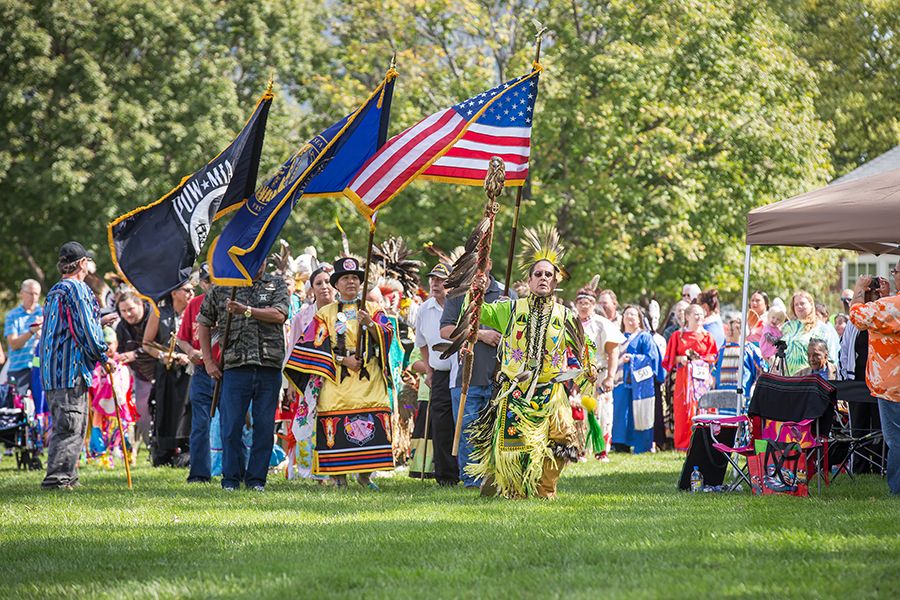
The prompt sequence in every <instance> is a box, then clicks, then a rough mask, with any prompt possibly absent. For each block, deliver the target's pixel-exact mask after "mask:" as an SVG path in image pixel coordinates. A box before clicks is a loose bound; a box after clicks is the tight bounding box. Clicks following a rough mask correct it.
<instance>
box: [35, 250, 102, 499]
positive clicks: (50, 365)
mask: <svg viewBox="0 0 900 600" xmlns="http://www.w3.org/2000/svg"><path fill="white" fill-rule="evenodd" d="M91 260H92V259H91V258H90V257H89V256H88V254H87V252H86V251H85V249H84V246H82V245H81V244H79V243H78V242H68V243H66V244H63V246H62V248H60V249H59V261H58V262H57V263H56V267H57V269H58V270H59V272H60V274H61V275H62V279H61V280H60V281H59V283H57V284H56V285H54V286H53V287H52V288H50V291H49V292H47V300H46V302H45V303H44V325H43V333H42V334H41V342H40V344H41V347H40V357H41V384H42V385H43V387H44V392H45V393H46V397H47V403H48V404H49V405H50V413H51V415H52V418H53V428H52V430H51V435H50V445H49V448H48V450H47V454H48V456H47V476H46V477H45V478H44V481H43V482H42V483H41V487H43V488H44V489H71V488H72V487H74V486H76V485H78V471H77V467H78V457H79V455H80V454H81V446H82V444H83V442H84V434H85V430H86V428H87V416H88V398H87V390H88V387H89V386H90V383H91V372H92V371H93V370H94V366H95V365H96V364H97V362H98V361H101V362H106V342H104V341H103V331H102V329H101V328H100V307H99V306H98V305H97V299H96V297H95V296H94V294H93V292H91V289H90V288H89V287H88V286H87V284H85V283H84V278H85V276H86V275H87V273H88V262H89V261H91Z"/></svg>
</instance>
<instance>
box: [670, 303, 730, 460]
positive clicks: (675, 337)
mask: <svg viewBox="0 0 900 600" xmlns="http://www.w3.org/2000/svg"><path fill="white" fill-rule="evenodd" d="M704 316H705V314H704V311H703V308H702V307H701V306H700V305H699V304H691V305H690V306H688V307H687V309H686V310H685V311H684V320H685V327H684V329H681V330H679V331H676V332H675V333H674V334H672V337H670V338H669V343H668V344H667V345H666V356H665V358H663V362H662V367H663V369H666V370H667V371H671V370H672V369H675V370H676V371H675V396H674V399H673V411H674V413H675V414H674V417H675V449H676V450H681V451H686V450H687V449H688V446H690V443H691V419H692V418H693V416H694V415H693V413H694V411H695V406H696V399H695V398H694V388H693V381H692V379H693V377H696V376H698V375H701V372H702V369H701V368H700V367H702V366H703V364H704V363H705V364H706V365H707V367H706V369H707V370H706V379H707V380H708V379H709V368H710V367H711V365H714V364H715V362H716V359H717V357H718V353H719V349H718V347H717V346H716V341H715V340H714V339H713V337H712V336H711V335H710V334H709V332H708V331H706V330H705V329H703V319H704ZM692 374H693V377H692ZM701 376H702V375H701Z"/></svg>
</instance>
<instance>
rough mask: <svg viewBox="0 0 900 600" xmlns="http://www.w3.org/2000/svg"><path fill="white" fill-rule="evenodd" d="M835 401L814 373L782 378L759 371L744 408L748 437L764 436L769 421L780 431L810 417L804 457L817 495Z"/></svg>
mask: <svg viewBox="0 0 900 600" xmlns="http://www.w3.org/2000/svg"><path fill="white" fill-rule="evenodd" d="M836 404H837V390H836V388H835V387H834V386H833V385H831V384H830V383H829V382H827V381H825V380H824V379H822V378H821V377H819V376H818V375H806V376H803V377H784V376H781V375H774V374H772V373H763V374H762V375H760V376H759V380H758V381H757V383H756V389H755V390H754V392H753V398H752V399H751V400H750V406H749V408H748V409H747V414H748V416H749V417H750V420H751V439H752V440H754V441H755V440H763V439H766V438H765V437H764V435H763V431H764V430H765V429H767V425H768V424H770V423H774V424H775V427H774V429H776V430H781V428H782V427H783V426H789V428H797V427H798V426H799V425H800V424H801V423H802V422H804V421H809V420H811V421H812V433H813V440H812V443H811V447H810V448H809V449H807V450H806V455H807V460H809V459H810V458H813V459H814V461H813V465H814V468H815V471H816V479H817V484H818V492H819V494H821V493H822V481H823V480H824V481H825V482H826V483H827V482H828V470H829V467H828V439H829V435H830V434H831V427H832V422H833V415H834V411H835V407H836ZM768 429H773V428H772V427H770V428H768ZM770 441H771V440H770Z"/></svg>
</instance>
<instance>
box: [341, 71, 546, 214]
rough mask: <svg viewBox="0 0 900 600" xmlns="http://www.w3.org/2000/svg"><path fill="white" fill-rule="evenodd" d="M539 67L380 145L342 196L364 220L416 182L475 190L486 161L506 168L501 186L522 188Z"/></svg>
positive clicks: (443, 111)
mask: <svg viewBox="0 0 900 600" xmlns="http://www.w3.org/2000/svg"><path fill="white" fill-rule="evenodd" d="M539 74H540V68H538V69H536V70H534V71H532V72H531V73H529V74H528V75H523V76H522V77H517V78H515V79H512V80H510V81H507V82H506V83H504V84H502V85H498V86H497V87H495V88H493V89H491V90H488V91H486V92H482V93H481V94H478V95H477V96H473V97H471V98H469V99H468V100H465V101H463V102H460V103H459V104H456V105H454V106H451V107H450V108H447V109H445V110H442V111H439V112H436V113H434V114H433V115H430V116H428V117H426V118H425V119H423V120H421V121H419V122H418V123H416V124H415V125H413V126H412V127H410V128H409V129H407V130H406V131H404V132H402V133H400V134H398V135H396V136H394V137H393V138H391V139H390V140H388V141H387V143H385V145H384V146H382V148H381V149H380V150H379V151H378V152H377V153H375V155H373V156H372V158H370V159H369V160H368V161H367V162H366V163H365V164H364V165H363V168H362V169H361V170H360V172H359V173H358V174H357V175H356V177H354V178H353V180H352V181H351V182H350V185H349V186H348V187H347V189H345V190H344V194H345V195H346V196H347V197H348V198H350V199H351V200H352V201H353V202H354V204H356V206H357V208H358V209H359V210H360V211H361V212H362V213H363V214H365V215H366V216H367V217H371V216H372V214H373V213H374V212H375V211H376V210H378V209H379V208H381V207H382V206H384V205H385V204H387V203H388V202H390V201H391V200H392V199H393V198H394V197H395V196H396V195H397V194H399V193H400V192H401V191H402V190H403V188H405V187H406V186H407V185H409V183H410V182H411V181H412V180H413V179H415V178H416V177H423V178H425V179H431V180H435V181H443V182H447V183H456V184H463V185H481V184H482V183H483V182H484V178H485V177H486V176H487V168H488V163H489V162H490V159H491V157H492V156H499V157H501V158H502V159H503V161H504V163H505V164H506V185H507V186H512V187H515V186H521V185H524V183H525V179H526V178H527V177H528V160H529V157H530V155H531V124H532V121H533V118H534V103H535V100H536V99H537V91H538V76H539Z"/></svg>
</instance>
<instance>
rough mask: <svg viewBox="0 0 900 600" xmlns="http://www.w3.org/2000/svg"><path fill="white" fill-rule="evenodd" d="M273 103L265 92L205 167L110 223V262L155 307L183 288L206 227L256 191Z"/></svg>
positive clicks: (206, 231) (205, 233)
mask: <svg viewBox="0 0 900 600" xmlns="http://www.w3.org/2000/svg"><path fill="white" fill-rule="evenodd" d="M271 104H272V93H271V92H270V91H267V92H266V93H265V94H263V96H262V97H261V98H260V99H259V102H258V103H257V104H256V109H255V110H254V111H253V115H252V116H251V117H250V119H249V120H248V121H247V123H246V125H244V128H243V129H242V130H241V132H240V133H239V134H238V136H237V137H236V138H235V139H234V141H233V142H231V144H230V145H229V146H228V147H227V148H225V150H223V151H222V152H220V153H219V154H218V156H216V157H215V158H213V159H212V160H211V161H209V163H208V164H207V165H206V166H205V167H203V168H202V169H200V170H199V171H197V172H196V173H194V174H192V175H188V176H187V177H185V178H184V179H182V180H181V183H179V184H178V185H177V186H175V187H174V188H173V189H172V190H171V191H169V192H168V193H167V194H166V195H165V196H163V197H162V198H160V199H159V200H157V201H156V202H154V203H152V204H148V205H147V206H142V207H140V208H138V209H135V210H133V211H131V212H130V213H128V214H125V215H122V216H121V217H119V218H117V219H116V220H115V221H113V222H112V223H110V224H109V226H108V236H109V251H110V253H111V254H112V260H113V263H114V264H115V266H116V269H117V270H118V271H119V273H121V275H122V277H124V279H125V280H126V281H127V282H128V283H129V284H131V286H132V287H133V288H135V290H137V292H138V293H139V294H141V295H142V296H144V297H145V298H148V299H150V300H152V301H154V302H155V301H156V300H159V299H160V298H162V297H163V296H165V295H166V294H168V293H169V292H171V291H172V290H174V289H175V288H177V287H179V286H180V285H182V284H183V283H184V282H185V280H186V279H187V278H188V277H190V275H191V271H192V270H193V267H194V262H195V261H196V260H197V256H198V255H199V253H200V250H201V248H202V247H203V245H204V243H205V242H206V238H207V236H208V235H209V230H210V224H211V223H212V222H213V221H215V220H216V219H218V218H219V217H221V216H223V215H225V214H227V213H228V212H231V211H233V210H235V209H237V208H238V207H240V205H241V204H243V203H244V202H245V201H246V199H247V198H249V197H250V195H251V194H252V193H253V190H254V189H256V176H257V172H258V170H259V158H260V154H261V152H262V144H263V138H264V137H265V131H266V120H267V118H268V115H269V106H270V105H271Z"/></svg>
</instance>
